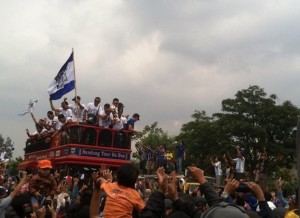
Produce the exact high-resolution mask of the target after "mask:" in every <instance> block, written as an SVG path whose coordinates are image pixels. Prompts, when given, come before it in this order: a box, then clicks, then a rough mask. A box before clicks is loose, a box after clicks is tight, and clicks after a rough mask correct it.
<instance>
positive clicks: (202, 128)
mask: <svg viewBox="0 0 300 218" xmlns="http://www.w3.org/2000/svg"><path fill="white" fill-rule="evenodd" d="M192 118H193V119H194V120H193V121H190V122H188V123H186V124H184V125H183V126H182V128H181V133H180V134H179V136H178V137H177V139H178V140H181V141H183V142H184V144H185V145H186V150H187V159H186V161H185V162H184V165H193V164H195V165H196V166H200V167H201V168H202V169H204V170H205V171H206V172H209V169H211V164H210V160H209V158H210V157H211V156H214V157H215V156H221V155H219V154H222V153H223V152H225V148H224V146H223V145H222V142H223V143H224V142H225V143H228V137H226V135H224V134H222V129H220V128H219V126H218V125H217V120H216V119H215V118H213V117H210V116H207V115H206V112H205V111H197V110H196V111H195V112H194V114H193V115H192Z"/></svg>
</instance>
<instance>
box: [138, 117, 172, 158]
mask: <svg viewBox="0 0 300 218" xmlns="http://www.w3.org/2000/svg"><path fill="white" fill-rule="evenodd" d="M133 140H134V141H135V144H136V145H144V146H148V147H150V148H152V149H155V148H157V147H158V146H159V145H161V144H162V145H164V146H166V147H170V146H171V145H172V143H173V142H174V138H173V137H172V136H170V135H169V134H168V133H167V132H165V131H163V129H162V128H160V127H158V122H154V123H153V124H151V125H146V126H145V127H144V129H143V131H141V133H140V134H138V135H135V136H134V137H133ZM134 156H137V154H134Z"/></svg>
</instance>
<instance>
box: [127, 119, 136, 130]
mask: <svg viewBox="0 0 300 218" xmlns="http://www.w3.org/2000/svg"><path fill="white" fill-rule="evenodd" d="M127 125H128V126H129V125H131V126H132V128H134V119H133V118H130V119H129V120H128V121H127Z"/></svg>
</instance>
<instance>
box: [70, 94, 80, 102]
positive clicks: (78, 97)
mask: <svg viewBox="0 0 300 218" xmlns="http://www.w3.org/2000/svg"><path fill="white" fill-rule="evenodd" d="M75 99H76V96H75V97H74V98H73V99H72V101H75ZM77 99H78V100H80V99H81V98H80V96H78V95H77Z"/></svg>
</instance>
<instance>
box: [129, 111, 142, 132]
mask: <svg viewBox="0 0 300 218" xmlns="http://www.w3.org/2000/svg"><path fill="white" fill-rule="evenodd" d="M138 120H140V115H139V114H138V113H135V114H133V115H132V117H131V118H130V119H129V120H128V121H127V129H128V131H131V132H132V133H133V134H138V133H139V131H137V130H135V129H134V123H135V122H136V121H138Z"/></svg>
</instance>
